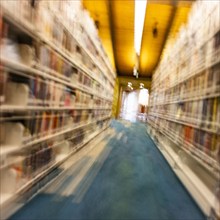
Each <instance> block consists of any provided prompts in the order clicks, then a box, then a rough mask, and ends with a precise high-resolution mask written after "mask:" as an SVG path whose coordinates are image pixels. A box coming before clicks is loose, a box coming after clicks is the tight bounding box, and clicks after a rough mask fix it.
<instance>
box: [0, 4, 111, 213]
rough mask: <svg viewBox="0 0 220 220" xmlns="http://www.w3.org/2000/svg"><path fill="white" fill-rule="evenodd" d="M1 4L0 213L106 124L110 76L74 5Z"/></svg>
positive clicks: (86, 19)
mask: <svg viewBox="0 0 220 220" xmlns="http://www.w3.org/2000/svg"><path fill="white" fill-rule="evenodd" d="M0 7H1V11H0V55H1V56H0V104H1V107H0V129H1V134H0V144H1V146H0V150H1V151H0V156H1V159H0V174H1V180H0V181H1V182H0V184H1V189H0V197H1V202H0V207H1V209H3V207H4V208H5V207H7V205H9V203H10V204H12V203H13V201H15V198H16V197H17V196H20V195H21V193H20V192H21V191H22V192H25V191H26V190H27V191H28V192H29V193H30V195H29V196H32V195H31V192H34V193H35V192H36V190H37V188H35V186H36V187H37V186H39V185H38V184H37V182H38V181H41V180H42V181H43V182H45V180H46V179H47V178H45V176H47V174H48V175H49V173H51V172H52V170H55V169H56V168H57V167H58V166H59V165H60V164H61V163H63V162H64V161H65V160H66V159H67V158H68V157H70V156H71V155H72V154H73V153H74V152H75V151H76V150H78V149H79V148H81V147H82V146H83V145H84V144H85V143H87V142H88V141H90V140H91V139H92V138H94V137H95V136H96V135H98V134H99V133H100V132H101V131H103V130H104V129H106V128H107V127H108V126H109V123H110V117H111V105H112V98H113V90H114V82H115V72H114V71H113V68H112V67H111V65H110V64H109V61H108V60H107V59H108V58H107V56H106V53H105V52H104V51H103V47H102V46H101V43H100V40H99V37H98V32H97V30H96V27H95V24H94V22H93V21H92V19H91V18H90V16H89V14H88V13H87V12H86V11H85V10H83V9H82V5H81V2H80V1H72V0H65V1H61V0H57V1H35V0H33V1H29V0H20V1H9V2H7V3H6V1H0ZM51 176H53V175H51ZM49 179H50V178H49ZM9 183H10V184H9ZM32 186H33V190H31V188H32ZM5 210H6V209H5ZM7 210H12V208H9V209H7Z"/></svg>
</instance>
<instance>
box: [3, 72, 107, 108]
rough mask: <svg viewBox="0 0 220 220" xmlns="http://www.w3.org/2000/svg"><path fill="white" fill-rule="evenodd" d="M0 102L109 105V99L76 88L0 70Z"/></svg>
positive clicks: (40, 104) (47, 104)
mask: <svg viewBox="0 0 220 220" xmlns="http://www.w3.org/2000/svg"><path fill="white" fill-rule="evenodd" d="M0 84H1V85H2V87H1V90H0V100H1V104H8V105H22V106H27V105H31V106H35V105H38V106H60V107H62V106H73V107H74V106H88V107H91V106H92V107H97V106H109V105H110V101H108V100H106V99H102V98H99V97H96V96H94V95H90V94H88V93H85V92H83V91H80V90H78V89H73V88H70V87H68V86H65V85H62V84H60V83H56V82H54V81H52V80H45V79H43V78H41V77H33V76H30V75H27V74H22V75H17V74H14V73H11V72H9V73H7V72H3V71H1V70H0Z"/></svg>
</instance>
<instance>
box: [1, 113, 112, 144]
mask: <svg viewBox="0 0 220 220" xmlns="http://www.w3.org/2000/svg"><path fill="white" fill-rule="evenodd" d="M110 113H111V110H95V111H94V110H68V111H65V110H62V111H37V112H29V113H28V114H25V115H24V114H22V115H16V116H15V115H13V116H10V115H8V114H7V115H6V118H5V117H3V118H2V119H3V120H4V121H2V122H1V124H0V126H1V136H0V143H1V145H2V146H4V145H12V146H13V145H18V146H19V145H21V144H27V143H29V142H31V141H33V140H35V139H38V138H40V137H44V136H47V135H50V134H54V133H56V132H59V131H62V130H63V129H68V128H73V127H74V125H77V124H79V123H80V124H83V123H87V122H90V121H91V120H97V119H99V118H103V117H105V116H106V117H107V116H110ZM9 131H11V132H9Z"/></svg>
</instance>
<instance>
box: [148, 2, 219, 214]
mask: <svg viewBox="0 0 220 220" xmlns="http://www.w3.org/2000/svg"><path fill="white" fill-rule="evenodd" d="M219 20H220V5H219V2H218V1H212V2H210V1H209V2H208V1H197V2H195V3H194V4H193V7H192V10H191V13H190V15H189V18H188V23H187V25H186V26H184V27H182V28H181V30H180V31H179V33H178V35H177V37H176V40H175V43H174V44H173V45H172V46H171V47H170V48H168V49H167V51H166V54H165V56H164V58H163V59H162V60H161V61H160V63H159V65H158V67H157V69H156V71H155V72H154V74H153V80H152V91H151V95H150V104H149V115H148V130H149V132H150V133H151V134H152V136H153V139H154V141H155V142H156V143H157V145H158V146H159V149H160V150H161V152H162V153H163V154H164V156H165V158H167V160H168V162H169V163H170V164H171V167H172V168H173V169H174V172H176V173H177V176H179V178H180V179H181V180H182V182H183V183H184V184H185V185H186V187H187V189H188V190H189V192H190V193H191V194H192V196H193V197H194V198H195V200H196V201H197V203H198V204H199V206H200V208H201V209H202V210H203V211H204V213H205V214H206V215H207V216H210V215H212V217H213V216H220V210H219V207H220V204H219V203H220V201H219V198H218V193H217V192H218V191H219V188H218V187H219V181H220V176H219V173H220V23H219ZM183 152H184V153H183ZM183 154H184V158H183V157H182V155H183ZM170 161H173V162H170ZM192 164H193V165H192ZM176 166H177V167H178V169H176ZM201 167H202V169H201ZM208 179H209V180H208ZM194 181H196V184H195V182H194Z"/></svg>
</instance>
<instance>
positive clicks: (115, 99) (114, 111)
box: [112, 78, 119, 118]
mask: <svg viewBox="0 0 220 220" xmlns="http://www.w3.org/2000/svg"><path fill="white" fill-rule="evenodd" d="M118 97H119V80H118V78H116V80H115V88H114V95H113V103H112V117H113V118H116V116H117V108H118Z"/></svg>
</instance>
